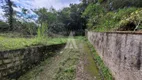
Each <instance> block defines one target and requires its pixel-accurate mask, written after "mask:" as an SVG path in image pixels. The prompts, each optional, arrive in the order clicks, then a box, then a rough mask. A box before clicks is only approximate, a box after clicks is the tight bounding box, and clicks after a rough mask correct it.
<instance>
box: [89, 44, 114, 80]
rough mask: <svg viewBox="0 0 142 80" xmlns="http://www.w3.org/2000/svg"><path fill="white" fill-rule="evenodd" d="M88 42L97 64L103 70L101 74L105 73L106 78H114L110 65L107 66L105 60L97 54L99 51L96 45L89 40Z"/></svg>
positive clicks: (110, 79) (107, 79)
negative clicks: (95, 47)
mask: <svg viewBox="0 0 142 80" xmlns="http://www.w3.org/2000/svg"><path fill="white" fill-rule="evenodd" d="M87 43H88V46H89V47H90V49H91V52H92V53H93V55H94V59H95V61H96V64H97V66H98V68H99V70H100V71H102V73H101V74H102V75H103V78H104V80H113V76H112V75H111V73H110V71H109V69H108V67H106V66H105V64H104V62H103V60H102V59H101V58H100V56H99V55H98V54H97V52H96V51H95V49H94V47H93V46H92V45H91V44H90V43H89V42H87Z"/></svg>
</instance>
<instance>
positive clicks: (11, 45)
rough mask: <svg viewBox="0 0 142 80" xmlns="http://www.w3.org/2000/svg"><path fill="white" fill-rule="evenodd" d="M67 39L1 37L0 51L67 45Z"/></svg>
mask: <svg viewBox="0 0 142 80" xmlns="http://www.w3.org/2000/svg"><path fill="white" fill-rule="evenodd" d="M66 41H67V38H42V40H41V39H39V38H37V37H34V38H10V37H2V36H0V51H3V50H11V49H20V48H24V47H29V46H36V45H51V44H60V43H65V42H66Z"/></svg>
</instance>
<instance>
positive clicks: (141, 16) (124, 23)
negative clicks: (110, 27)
mask: <svg viewBox="0 0 142 80" xmlns="http://www.w3.org/2000/svg"><path fill="white" fill-rule="evenodd" d="M132 24H133V25H134V26H133V25H132ZM130 25H131V26H130ZM117 26H118V27H119V29H120V28H121V29H124V28H125V30H126V27H129V28H131V27H132V28H131V29H133V30H134V29H135V28H136V27H138V28H142V9H141V8H140V9H137V10H136V11H134V12H132V13H131V14H130V15H128V16H125V17H123V18H122V19H121V21H120V22H119V23H118V25H117ZM138 28H137V29H138Z"/></svg>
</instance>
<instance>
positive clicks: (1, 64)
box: [0, 44, 65, 80]
mask: <svg viewBox="0 0 142 80" xmlns="http://www.w3.org/2000/svg"><path fill="white" fill-rule="evenodd" d="M64 46H65V44H58V45H50V46H38V47H30V48H24V49H17V50H10V51H1V52H0V80H5V79H8V78H9V79H16V78H18V77H19V76H20V75H22V74H23V73H24V72H26V71H27V70H28V69H30V68H32V67H33V66H35V65H36V64H38V63H39V62H40V61H42V60H44V59H46V58H47V57H49V56H52V55H54V53H55V51H57V50H59V49H62V48H63V47H64Z"/></svg>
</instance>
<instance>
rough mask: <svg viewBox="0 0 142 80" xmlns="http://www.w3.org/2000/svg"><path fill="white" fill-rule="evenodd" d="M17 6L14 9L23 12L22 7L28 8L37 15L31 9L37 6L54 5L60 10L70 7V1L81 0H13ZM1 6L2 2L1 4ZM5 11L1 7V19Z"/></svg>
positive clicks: (46, 6) (48, 6)
mask: <svg viewBox="0 0 142 80" xmlns="http://www.w3.org/2000/svg"><path fill="white" fill-rule="evenodd" d="M12 1H13V2H14V3H15V4H16V5H17V7H16V8H14V10H16V11H18V12H21V11H22V10H21V8H26V9H28V10H29V11H30V14H33V15H35V14H34V13H33V12H32V11H31V9H37V8H42V7H45V8H48V9H49V8H50V7H53V8H55V9H56V10H60V9H62V8H64V7H68V6H69V4H70V3H79V2H80V1H79V0H12ZM0 6H1V4H0ZM3 14H4V12H3V11H2V9H1V8H0V19H2V20H3V19H4V16H3Z"/></svg>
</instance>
